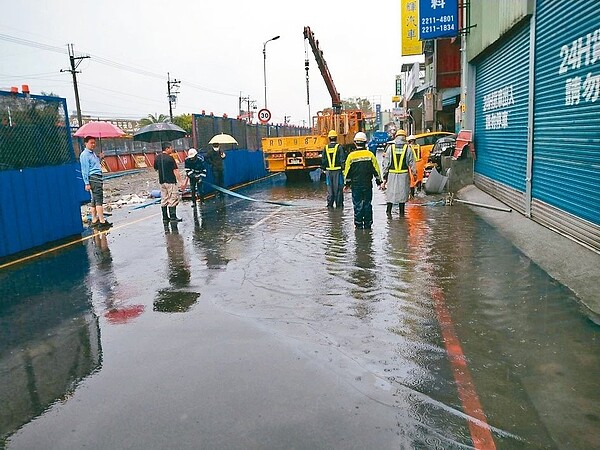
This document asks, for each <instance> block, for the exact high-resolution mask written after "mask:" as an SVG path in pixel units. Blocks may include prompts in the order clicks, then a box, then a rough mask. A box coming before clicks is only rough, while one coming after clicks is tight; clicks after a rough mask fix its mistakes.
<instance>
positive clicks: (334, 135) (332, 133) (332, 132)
mask: <svg viewBox="0 0 600 450" xmlns="http://www.w3.org/2000/svg"><path fill="white" fill-rule="evenodd" d="M327 137H328V138H329V139H331V138H336V137H337V133H336V132H335V130H331V131H330V132H329V133H328V134H327Z"/></svg>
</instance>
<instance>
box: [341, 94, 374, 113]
mask: <svg viewBox="0 0 600 450" xmlns="http://www.w3.org/2000/svg"><path fill="white" fill-rule="evenodd" d="M342 108H343V109H360V110H361V111H362V112H364V113H366V114H371V113H373V107H372V106H371V102H370V101H369V100H367V99H366V98H360V97H351V98H347V99H346V100H342Z"/></svg>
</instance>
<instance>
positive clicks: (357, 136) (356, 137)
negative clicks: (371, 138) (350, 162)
mask: <svg viewBox="0 0 600 450" xmlns="http://www.w3.org/2000/svg"><path fill="white" fill-rule="evenodd" d="M354 142H367V135H366V134H365V133H363V132H362V131H359V132H358V133H356V134H355V135H354Z"/></svg>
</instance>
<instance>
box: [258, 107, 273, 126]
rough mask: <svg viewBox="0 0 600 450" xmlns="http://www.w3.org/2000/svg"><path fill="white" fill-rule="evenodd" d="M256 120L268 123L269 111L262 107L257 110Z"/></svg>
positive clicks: (269, 118)
mask: <svg viewBox="0 0 600 450" xmlns="http://www.w3.org/2000/svg"><path fill="white" fill-rule="evenodd" d="M258 120H260V123H268V122H269V120H271V111H269V110H268V109H267V108H263V109H261V110H260V111H259V112H258Z"/></svg>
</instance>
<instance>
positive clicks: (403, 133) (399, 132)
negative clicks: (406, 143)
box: [396, 130, 406, 137]
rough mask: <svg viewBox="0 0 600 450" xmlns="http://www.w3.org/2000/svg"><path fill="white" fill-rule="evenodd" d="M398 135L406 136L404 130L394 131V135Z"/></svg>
mask: <svg viewBox="0 0 600 450" xmlns="http://www.w3.org/2000/svg"><path fill="white" fill-rule="evenodd" d="M398 136H406V131H404V130H398V131H396V137H398Z"/></svg>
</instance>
